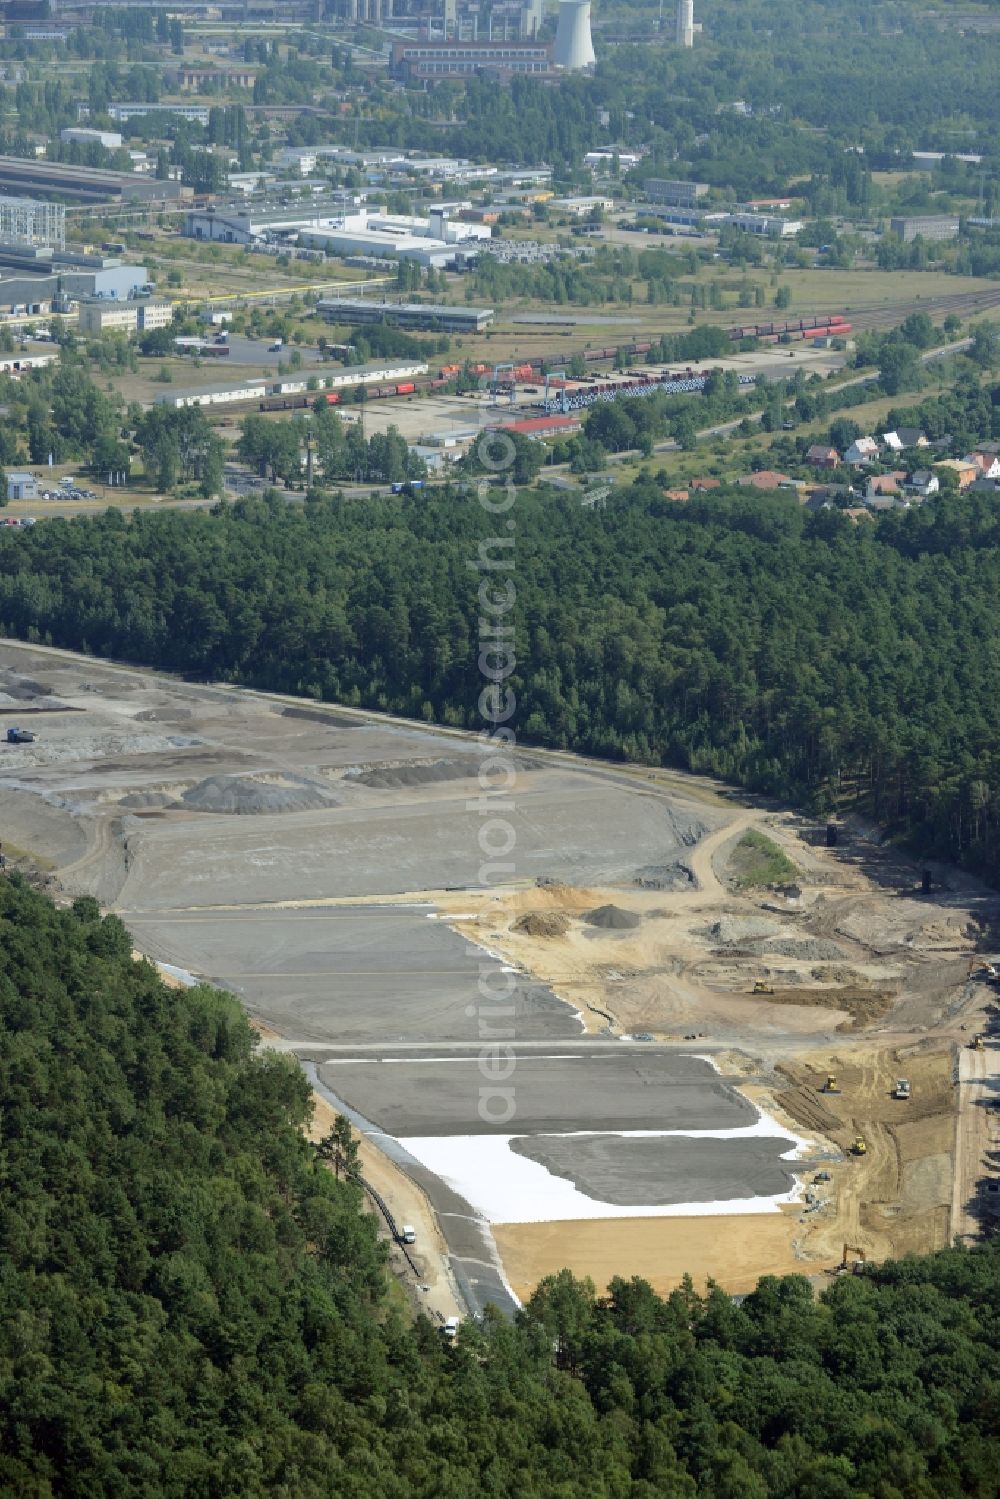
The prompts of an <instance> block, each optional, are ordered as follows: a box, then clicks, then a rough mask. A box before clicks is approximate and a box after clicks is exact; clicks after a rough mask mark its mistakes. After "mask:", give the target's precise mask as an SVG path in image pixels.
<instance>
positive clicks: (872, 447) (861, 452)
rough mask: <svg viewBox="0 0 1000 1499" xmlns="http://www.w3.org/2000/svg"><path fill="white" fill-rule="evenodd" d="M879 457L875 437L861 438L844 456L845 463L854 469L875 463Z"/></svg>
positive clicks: (852, 444)
mask: <svg viewBox="0 0 1000 1499" xmlns="http://www.w3.org/2000/svg"><path fill="white" fill-rule="evenodd" d="M878 455H879V445H878V443H877V442H876V441H875V438H874V437H859V438H857V439H856V440H855V441H854V442H852V443H851V446H850V447H849V448H848V449H847V452H846V453H845V454H844V462H845V463H848V464H850V465H851V466H852V467H854V468H860V467H862V465H864V464H866V463H874V462H875V461H876V459H877V458H878Z"/></svg>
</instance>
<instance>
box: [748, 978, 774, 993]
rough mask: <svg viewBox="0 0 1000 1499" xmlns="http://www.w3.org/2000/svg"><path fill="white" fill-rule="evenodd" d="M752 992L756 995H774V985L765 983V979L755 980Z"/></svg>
mask: <svg viewBox="0 0 1000 1499" xmlns="http://www.w3.org/2000/svg"><path fill="white" fill-rule="evenodd" d="M752 992H753V993H754V994H773V993H774V985H773V984H768V983H765V981H764V980H763V979H754V981H753V991H752Z"/></svg>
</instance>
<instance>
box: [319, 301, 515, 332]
mask: <svg viewBox="0 0 1000 1499" xmlns="http://www.w3.org/2000/svg"><path fill="white" fill-rule="evenodd" d="M316 311H317V312H318V313H320V315H321V316H322V317H325V318H326V319H327V320H328V321H329V322H331V323H348V324H351V325H355V326H362V325H364V324H365V323H385V322H389V323H392V324H394V326H396V327H397V328H434V329H438V330H440V331H441V332H443V333H482V332H483V330H484V328H488V327H489V325H490V324H491V323H492V322H493V318H494V316H495V314H494V311H493V308H492V307H441V306H435V305H433V304H432V303H424V302H376V301H374V300H371V299H369V298H366V297H358V298H351V297H344V298H336V297H326V298H324V299H323V300H322V301H320V302H318V303H317V304H316Z"/></svg>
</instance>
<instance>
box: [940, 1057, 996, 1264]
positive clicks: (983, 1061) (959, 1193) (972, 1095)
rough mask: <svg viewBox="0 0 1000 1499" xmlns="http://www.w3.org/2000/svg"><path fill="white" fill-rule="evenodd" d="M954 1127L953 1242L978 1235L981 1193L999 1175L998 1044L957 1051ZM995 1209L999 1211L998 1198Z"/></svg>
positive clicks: (983, 1197) (980, 1231)
mask: <svg viewBox="0 0 1000 1499" xmlns="http://www.w3.org/2000/svg"><path fill="white" fill-rule="evenodd" d="M958 1088H959V1098H958V1124H957V1129H956V1135H955V1183H954V1195H953V1197H952V1208H951V1232H952V1237H953V1238H959V1239H962V1240H964V1241H965V1242H969V1241H970V1240H978V1239H980V1238H981V1237H982V1230H983V1217H982V1214H983V1208H984V1206H985V1199H987V1198H988V1197H989V1196H991V1195H992V1194H990V1193H988V1192H987V1190H986V1187H987V1183H988V1182H989V1181H990V1179H991V1178H992V1181H993V1182H994V1183H996V1182H997V1180H998V1175H1000V1171H998V1168H1000V1156H998V1152H1000V1112H998V1108H997V1105H1000V1045H998V1044H997V1043H996V1042H995V1041H993V1042H990V1041H988V1042H987V1043H986V1049H985V1050H984V1051H973V1050H972V1049H971V1048H969V1047H968V1046H965V1047H963V1048H962V1050H961V1051H960V1052H959V1057H958ZM996 1210H997V1211H998V1213H1000V1195H998V1197H997V1201H996Z"/></svg>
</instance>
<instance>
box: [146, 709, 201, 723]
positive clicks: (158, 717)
mask: <svg viewBox="0 0 1000 1499" xmlns="http://www.w3.org/2000/svg"><path fill="white" fill-rule="evenodd" d="M190 717H191V710H190V708H143V710H142V712H141V713H137V714H136V715H135V721H136V723H164V722H165V723H187V722H188V720H189V719H190Z"/></svg>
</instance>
